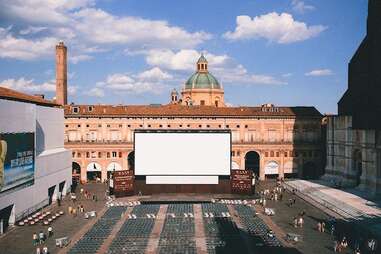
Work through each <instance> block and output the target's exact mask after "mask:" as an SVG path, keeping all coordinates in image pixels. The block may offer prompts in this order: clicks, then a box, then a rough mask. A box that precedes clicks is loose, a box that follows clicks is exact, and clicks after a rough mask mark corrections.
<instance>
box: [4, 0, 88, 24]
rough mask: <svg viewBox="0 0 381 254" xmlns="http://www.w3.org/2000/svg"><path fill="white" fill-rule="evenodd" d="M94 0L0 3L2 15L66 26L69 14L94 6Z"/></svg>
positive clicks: (38, 22) (35, 0)
mask: <svg viewBox="0 0 381 254" xmlns="http://www.w3.org/2000/svg"><path fill="white" fill-rule="evenodd" d="M93 4H94V0H12V1H0V14H2V15H3V16H8V17H11V18H17V19H22V20H25V21H27V22H28V23H36V24H43V23H45V24H65V23H68V22H70V17H69V16H68V13H69V12H70V11H75V10H77V9H79V8H83V7H88V6H92V5H93Z"/></svg>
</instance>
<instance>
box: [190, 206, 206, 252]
mask: <svg viewBox="0 0 381 254" xmlns="http://www.w3.org/2000/svg"><path fill="white" fill-rule="evenodd" d="M193 211H194V224H195V228H194V229H195V240H196V248H197V254H206V253H208V251H207V248H206V238H205V231H204V221H203V219H202V218H203V215H202V209H201V205H200V204H194V205H193Z"/></svg>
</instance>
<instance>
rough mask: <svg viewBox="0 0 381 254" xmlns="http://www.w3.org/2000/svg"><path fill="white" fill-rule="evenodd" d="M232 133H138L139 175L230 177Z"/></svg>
mask: <svg viewBox="0 0 381 254" xmlns="http://www.w3.org/2000/svg"><path fill="white" fill-rule="evenodd" d="M230 142H231V138H230V132H217V131H215V132H212V131H208V132H185V131H184V132H181V131H177V132H176V131H173V132H170V131H168V132H159V131H157V132H155V131H152V132H135V175H148V176H150V175H151V176H155V175H156V176H160V175H162V176H165V175H167V176H168V175H187V176H192V175H193V176H202V175H209V176H218V175H230V163H231V162H230V147H231V144H230Z"/></svg>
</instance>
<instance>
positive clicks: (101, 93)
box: [86, 87, 105, 98]
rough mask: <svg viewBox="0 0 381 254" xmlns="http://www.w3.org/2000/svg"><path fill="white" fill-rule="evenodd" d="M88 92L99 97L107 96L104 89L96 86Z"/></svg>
mask: <svg viewBox="0 0 381 254" xmlns="http://www.w3.org/2000/svg"><path fill="white" fill-rule="evenodd" d="M86 94H87V95H89V96H92V97H98V98H102V97H104V96H105V93H104V91H103V89H101V88H99V87H94V88H92V89H90V91H88V92H87V93H86Z"/></svg>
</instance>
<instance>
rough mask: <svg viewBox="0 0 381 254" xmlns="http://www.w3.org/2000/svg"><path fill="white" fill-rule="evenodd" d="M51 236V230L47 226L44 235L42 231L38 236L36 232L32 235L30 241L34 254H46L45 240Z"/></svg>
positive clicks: (50, 227)
mask: <svg viewBox="0 0 381 254" xmlns="http://www.w3.org/2000/svg"><path fill="white" fill-rule="evenodd" d="M52 236H53V228H52V226H49V227H48V229H47V232H46V234H45V233H44V231H42V230H41V231H40V232H39V233H38V234H37V232H34V233H33V236H32V239H33V245H34V246H37V247H36V254H48V253H49V251H48V247H47V246H46V245H45V241H46V240H47V238H50V237H52Z"/></svg>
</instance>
